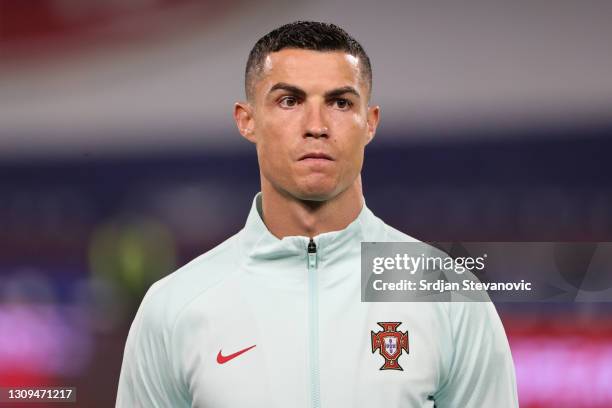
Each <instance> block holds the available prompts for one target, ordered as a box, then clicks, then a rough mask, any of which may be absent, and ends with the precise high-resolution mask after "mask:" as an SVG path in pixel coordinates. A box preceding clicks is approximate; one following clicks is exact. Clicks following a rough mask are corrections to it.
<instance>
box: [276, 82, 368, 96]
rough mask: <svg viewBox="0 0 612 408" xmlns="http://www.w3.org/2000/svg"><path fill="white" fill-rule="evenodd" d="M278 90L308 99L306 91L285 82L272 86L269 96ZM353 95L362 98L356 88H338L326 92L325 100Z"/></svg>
mask: <svg viewBox="0 0 612 408" xmlns="http://www.w3.org/2000/svg"><path fill="white" fill-rule="evenodd" d="M278 90H283V91H287V92H290V93H292V94H294V95H296V96H298V97H300V98H305V97H306V91H304V90H303V89H301V88H299V87H297V86H295V85H290V84H288V83H285V82H278V83H276V84H274V85H273V86H272V88H270V91H269V92H268V93H269V94H270V93H272V92H274V91H278ZM347 93H350V94H353V95H355V96H356V97H358V98H359V97H360V96H361V95H360V94H359V92H357V90H356V89H355V88H353V87H352V86H343V87H340V88H336V89H332V90H331V91H327V92H325V95H324V96H325V99H333V98H337V97H339V96H342V95H344V94H347Z"/></svg>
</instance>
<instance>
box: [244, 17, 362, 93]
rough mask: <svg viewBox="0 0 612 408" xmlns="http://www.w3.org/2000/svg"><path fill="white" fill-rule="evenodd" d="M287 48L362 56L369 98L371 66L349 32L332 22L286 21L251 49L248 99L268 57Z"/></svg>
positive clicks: (246, 86)
mask: <svg viewBox="0 0 612 408" xmlns="http://www.w3.org/2000/svg"><path fill="white" fill-rule="evenodd" d="M284 48H298V49H303V50H313V51H344V52H346V53H347V54H350V55H352V56H354V57H357V58H359V62H360V64H361V71H362V75H363V79H364V80H365V82H366V84H367V85H368V98H369V96H370V93H371V90H372V66H371V65H370V58H369V57H368V54H366V52H365V51H364V49H363V47H362V46H361V44H359V43H358V42H357V40H355V39H354V38H353V37H351V36H350V35H349V34H348V33H347V32H346V31H344V30H343V29H342V28H340V27H338V26H337V25H335V24H331V23H321V22H317V21H296V22H293V23H289V24H285V25H283V26H281V27H279V28H277V29H275V30H272V31H270V32H269V33H268V34H266V35H264V36H263V37H261V38H260V39H259V40H258V41H257V42H256V43H255V45H254V46H253V49H251V52H250V53H249V59H248V60H247V65H246V71H245V75H244V87H245V93H246V96H247V99H249V100H252V97H253V84H254V79H255V77H256V75H257V74H258V73H259V72H260V71H261V69H262V68H263V63H264V60H265V58H266V56H267V55H268V54H270V53H272V52H277V51H280V50H282V49H284Z"/></svg>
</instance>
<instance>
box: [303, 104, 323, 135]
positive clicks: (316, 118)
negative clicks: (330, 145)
mask: <svg viewBox="0 0 612 408" xmlns="http://www.w3.org/2000/svg"><path fill="white" fill-rule="evenodd" d="M304 137H314V138H316V139H318V138H320V137H329V128H328V126H327V121H326V119H325V117H324V114H323V112H322V107H321V106H319V105H318V104H311V106H310V107H309V108H308V111H307V113H306V127H305V132H304Z"/></svg>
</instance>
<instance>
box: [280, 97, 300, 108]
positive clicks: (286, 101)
mask: <svg viewBox="0 0 612 408" xmlns="http://www.w3.org/2000/svg"><path fill="white" fill-rule="evenodd" d="M298 102H299V101H298V99H297V98H296V97H295V96H283V97H282V98H281V99H280V101H279V105H280V106H281V108H294V107H295V106H297V104H298Z"/></svg>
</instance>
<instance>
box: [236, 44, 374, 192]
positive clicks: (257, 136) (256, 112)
mask: <svg viewBox="0 0 612 408" xmlns="http://www.w3.org/2000/svg"><path fill="white" fill-rule="evenodd" d="M253 91H254V92H253V98H252V99H253V100H252V101H251V105H250V109H251V114H252V120H251V121H250V122H249V125H248V126H250V133H249V134H248V135H245V137H247V138H248V139H249V140H251V141H253V142H254V143H255V144H256V148H257V157H258V160H259V167H260V171H261V176H262V178H264V179H265V180H263V181H264V182H269V183H270V184H271V185H272V186H273V187H274V188H275V189H276V190H278V191H279V192H281V193H283V194H289V195H291V196H293V197H295V198H298V199H300V200H313V201H325V200H330V199H332V198H334V197H335V196H336V195H338V194H340V193H341V192H343V191H344V190H346V189H347V188H349V187H350V186H351V185H352V184H354V183H357V182H360V180H358V176H359V174H360V172H361V167H362V164H363V154H364V147H365V145H366V144H367V143H368V142H369V141H370V140H371V139H372V137H373V136H374V132H375V129H376V125H377V123H378V107H375V108H368V100H367V98H368V84H366V83H365V81H364V80H363V75H362V72H361V65H360V63H359V60H358V59H357V58H356V57H354V56H351V55H349V54H347V53H344V52H319V51H310V50H300V49H283V50H281V51H279V52H275V53H271V54H269V55H268V56H267V57H266V59H265V63H264V67H263V70H262V72H261V73H260V74H259V75H258V77H257V78H256V79H255V84H254V88H253ZM239 126H240V125H239Z"/></svg>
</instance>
